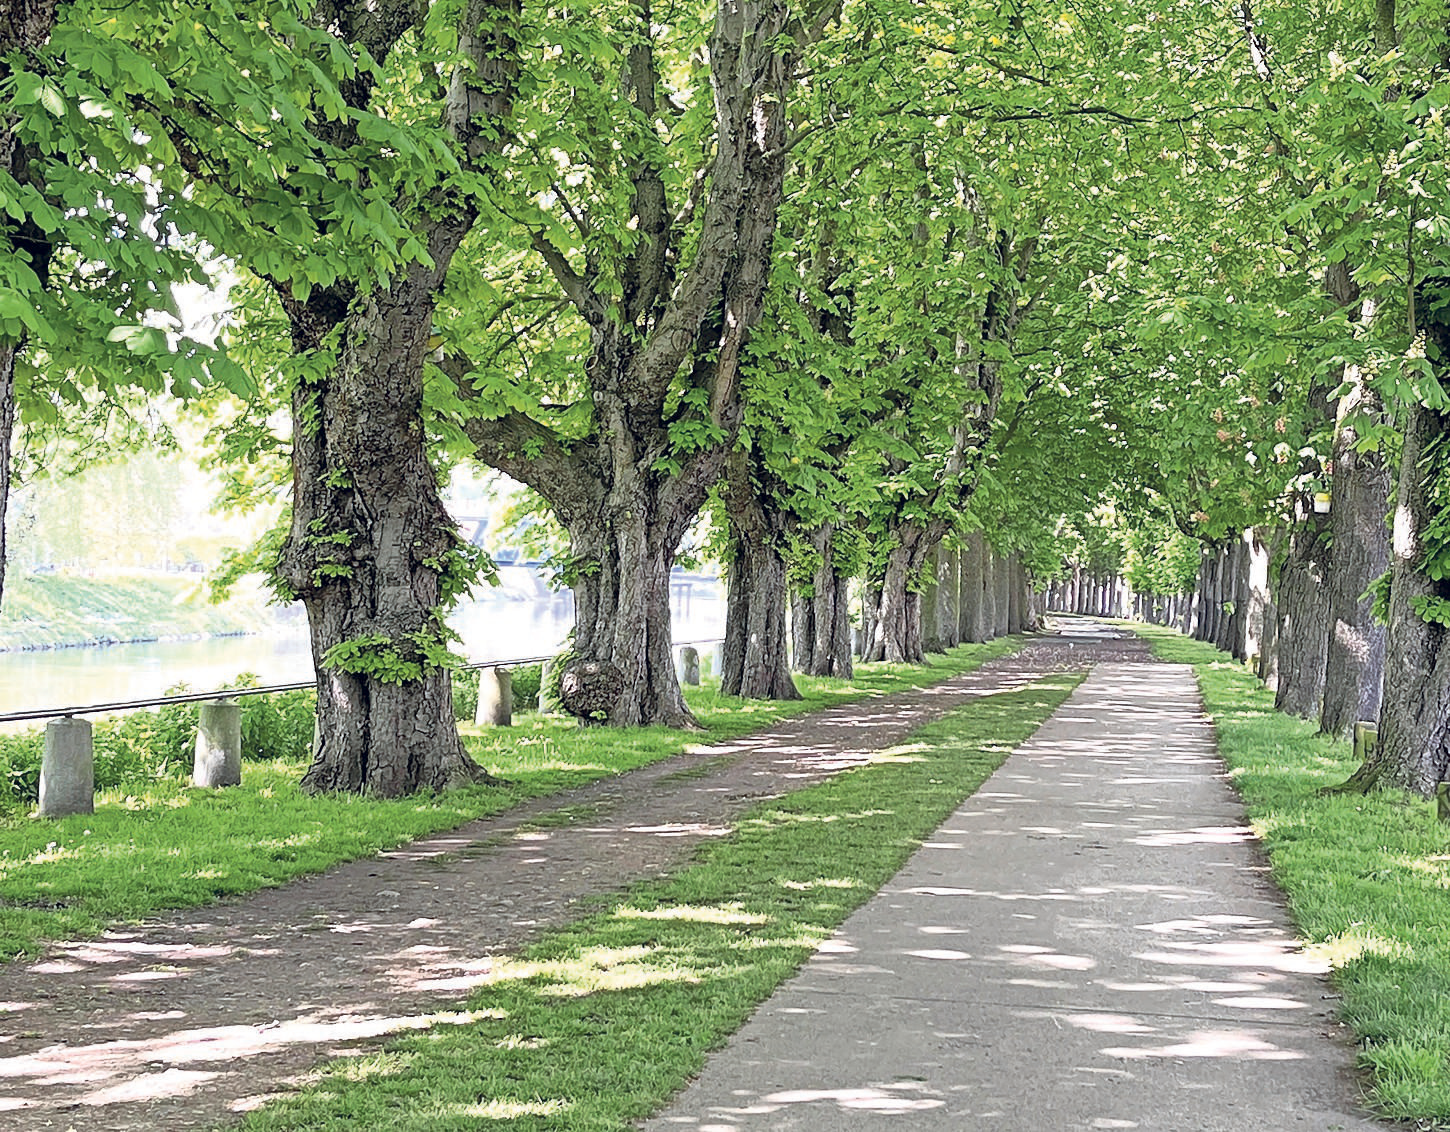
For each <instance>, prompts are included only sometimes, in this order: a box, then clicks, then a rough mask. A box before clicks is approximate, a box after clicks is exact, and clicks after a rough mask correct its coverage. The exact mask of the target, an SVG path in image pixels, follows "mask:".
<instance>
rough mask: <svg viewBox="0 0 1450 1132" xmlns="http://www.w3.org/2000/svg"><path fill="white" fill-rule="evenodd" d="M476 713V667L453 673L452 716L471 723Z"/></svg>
mask: <svg viewBox="0 0 1450 1132" xmlns="http://www.w3.org/2000/svg"><path fill="white" fill-rule="evenodd" d="M476 715H478V669H476V668H467V669H463V670H461V671H457V672H454V673H453V718H454V719H462V720H465V721H467V722H469V723H472V722H473V720H474V717H475V716H476Z"/></svg>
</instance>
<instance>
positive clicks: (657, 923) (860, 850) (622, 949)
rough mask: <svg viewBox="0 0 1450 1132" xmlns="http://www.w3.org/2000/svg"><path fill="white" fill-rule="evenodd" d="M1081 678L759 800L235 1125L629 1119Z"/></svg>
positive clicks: (1007, 695) (1054, 680)
mask: <svg viewBox="0 0 1450 1132" xmlns="http://www.w3.org/2000/svg"><path fill="white" fill-rule="evenodd" d="M1081 680H1082V677H1081V676H1080V675H1064V674H1055V675H1052V676H1048V677H1044V678H1042V679H1041V680H1039V681H1038V682H1036V683H1035V684H1033V685H1030V686H1028V687H1026V688H1022V689H1019V690H1016V691H1010V692H998V693H995V694H991V695H986V696H983V697H981V698H979V699H976V700H973V701H972V702H971V703H970V704H969V705H967V706H965V707H963V708H960V709H958V710H957V711H955V712H952V713H951V714H950V715H948V716H946V717H944V718H943V719H941V720H939V721H937V722H935V723H932V724H929V725H927V726H926V727H924V728H922V729H920V730H919V731H917V732H916V733H915V734H914V735H913V736H912V737H911V738H910V739H909V740H908V741H907V742H905V743H903V744H901V745H900V746H897V747H895V748H892V749H889V750H886V751H882V752H879V753H878V754H877V756H876V757H875V758H874V760H873V761H872V762H871V763H869V764H868V765H866V766H863V767H860V768H858V769H856V770H853V771H850V772H847V773H844V774H842V775H839V776H838V777H836V778H834V779H832V780H831V781H829V782H826V783H824V784H821V785H818V786H814V787H810V788H807V789H804V790H801V791H798V792H796V793H793V794H790V795H788V796H786V797H784V798H782V799H778V800H775V801H772V802H770V803H766V804H764V805H762V806H759V807H757V808H756V809H754V810H753V811H751V812H750V813H749V814H748V815H746V816H745V817H744V818H743V819H742V820H741V822H740V823H739V824H738V826H737V828H736V830H735V832H734V833H733V834H732V835H731V836H729V837H727V838H724V839H722V840H720V841H718V842H714V843H712V844H711V845H709V846H708V847H705V848H704V849H702V850H701V852H700V854H699V855H698V856H697V858H696V860H695V863H693V864H692V865H690V866H688V867H686V868H685V869H683V870H681V871H680V872H679V873H677V874H676V875H674V876H673V877H669V878H665V879H663V880H659V881H654V882H650V883H648V884H644V885H641V886H639V887H637V888H635V889H634V890H632V891H631V892H629V893H628V894H626V895H625V896H623V897H621V898H617V899H616V900H613V901H611V902H609V903H608V905H607V906H606V907H605V908H603V909H602V910H601V911H600V912H598V913H597V914H595V915H592V916H589V917H586V918H585V919H582V920H580V921H579V922H577V923H575V924H573V925H571V926H570V927H568V928H564V929H560V930H557V931H554V932H552V933H550V934H548V935H547V936H546V937H545V938H544V939H543V940H542V941H541V942H540V943H538V944H537V945H535V946H533V947H530V948H528V949H527V950H526V951H524V952H523V953H522V954H521V955H520V956H518V957H517V958H512V959H508V960H501V961H500V962H499V963H498V965H497V966H496V967H495V968H494V970H493V973H492V979H491V981H490V983H489V984H487V985H486V986H484V987H483V988H481V989H480V990H479V991H478V992H476V993H475V994H474V995H473V997H472V998H470V999H469V1000H468V1002H467V1003H466V1004H463V1005H462V1006H460V1007H459V1008H458V1010H457V1011H456V1012H454V1013H451V1014H448V1015H443V1016H439V1018H438V1019H437V1022H438V1024H435V1025H432V1026H431V1027H430V1028H429V1029H427V1030H426V1031H423V1032H419V1033H416V1034H411V1035H409V1036H407V1037H405V1038H401V1039H399V1040H397V1041H395V1042H393V1043H391V1044H389V1045H388V1046H387V1047H386V1048H385V1049H383V1050H382V1051H380V1052H371V1053H367V1054H365V1055H363V1056H361V1057H358V1058H355V1059H349V1060H344V1061H341V1062H339V1063H337V1064H336V1065H334V1066H332V1067H330V1068H329V1069H328V1070H327V1071H325V1072H324V1073H323V1074H322V1075H320V1076H319V1077H318V1078H317V1079H316V1080H315V1081H314V1082H313V1083H311V1084H310V1085H309V1086H308V1087H307V1088H306V1089H304V1090H303V1091H302V1092H300V1093H298V1094H295V1095H292V1096H288V1097H285V1098H282V1099H280V1100H277V1101H275V1102H273V1103H272V1104H270V1105H269V1106H267V1107H266V1108H263V1109H261V1110H259V1111H257V1112H254V1113H252V1114H250V1115H249V1116H248V1117H247V1119H246V1120H245V1122H244V1125H243V1127H244V1129H246V1130H247V1132H262V1130H276V1129H287V1130H288V1132H293V1130H300V1129H341V1128H369V1129H403V1130H418V1132H422V1130H425V1129H426V1130H427V1132H449V1130H454V1129H457V1130H462V1129H470V1130H476V1129H478V1128H480V1127H487V1128H497V1129H501V1130H502V1129H507V1130H508V1132H544V1130H550V1132H566V1130H567V1132H585V1130H588V1132H602V1130H605V1129H625V1128H628V1127H629V1126H630V1124H631V1122H632V1121H636V1120H639V1119H641V1118H643V1117H645V1116H647V1115H648V1114H649V1113H651V1112H653V1111H656V1110H657V1109H658V1108H660V1107H661V1105H662V1104H663V1103H664V1102H665V1101H666V1100H667V1099H668V1098H669V1097H670V1096H671V1095H672V1094H673V1093H674V1092H675V1091H676V1090H677V1089H679V1088H680V1087H681V1086H682V1085H683V1084H684V1083H685V1082H686V1081H687V1080H688V1079H689V1077H690V1076H691V1075H692V1074H694V1073H696V1072H698V1071H699V1069H700V1067H701V1065H702V1064H703V1062H704V1059H705V1055H706V1054H707V1053H708V1052H709V1051H710V1050H712V1049H716V1048H718V1047H719V1046H721V1045H722V1044H723V1043H724V1042H725V1040H726V1039H727V1038H728V1037H729V1036H730V1035H731V1034H733V1033H734V1032H735V1031H736V1030H737V1029H739V1027H740V1026H741V1024H742V1023H743V1022H744V1021H745V1019H746V1018H747V1017H748V1016H749V1014H750V1012H751V1011H752V1010H753V1009H754V1008H755V1006H756V1005H758V1004H759V1003H760V1002H761V1001H762V1000H764V999H765V998H766V997H767V996H769V995H770V993H771V992H772V991H773V990H774V989H775V988H776V987H777V986H778V985H779V984H780V983H781V982H782V981H783V980H784V979H786V978H788V977H789V976H790V975H791V974H792V973H794V972H795V970H796V969H797V968H798V967H799V966H800V964H801V963H803V962H804V961H805V959H806V958H807V957H808V956H809V955H810V954H811V952H812V951H813V950H814V949H815V948H816V947H818V946H819V945H820V944H821V943H822V942H823V941H824V940H825V939H827V938H828V937H829V935H830V933H831V931H832V930H833V929H834V928H835V927H836V926H837V925H839V924H840V923H841V922H842V921H843V920H844V919H845V918H846V916H847V915H848V914H849V913H850V912H851V911H852V910H854V909H855V908H857V907H858V906H859V905H861V904H863V903H865V902H866V900H868V899H869V898H870V897H871V896H872V895H873V894H874V893H875V892H876V891H877V890H878V889H879V888H880V887H881V886H882V885H883V884H885V883H886V881H887V880H889V879H890V878H891V876H892V875H893V874H894V873H896V872H897V870H898V869H900V867H901V865H902V864H903V863H904V862H905V860H906V858H907V857H908V856H910V854H911V853H912V852H913V851H915V849H916V848H917V847H918V846H919V845H920V844H921V842H922V840H923V839H925V838H926V837H927V836H929V835H930V833H931V832H932V831H933V830H935V829H936V828H937V827H938V826H940V825H941V823H942V822H943V821H945V820H946V818H947V817H948V816H950V814H951V813H952V811H953V810H955V809H956V808H957V806H959V805H960V804H961V802H962V801H963V800H964V799H965V798H967V797H968V796H970V795H971V794H972V793H974V792H975V791H976V789H977V787H978V786H980V785H981V783H982V782H983V781H984V780H985V779H986V778H987V776H988V775H990V774H991V773H992V772H993V771H994V770H995V769H996V768H997V767H998V766H999V765H1001V763H1002V761H1003V759H1005V758H1006V757H1007V755H1008V754H1009V753H1010V752H1011V751H1012V750H1013V749H1014V748H1015V747H1016V746H1017V745H1018V744H1020V743H1021V742H1022V741H1023V740H1024V739H1026V738H1027V737H1028V736H1030V735H1031V734H1032V733H1033V732H1034V731H1035V730H1036V729H1037V727H1038V725H1039V724H1040V723H1041V722H1042V720H1044V719H1046V718H1047V716H1048V715H1050V714H1051V713H1052V712H1053V711H1055V710H1056V709H1057V707H1058V706H1059V705H1060V704H1061V703H1062V701H1063V700H1064V699H1066V698H1067V696H1068V695H1069V693H1070V692H1071V691H1072V689H1073V688H1075V687H1076V686H1077V684H1078V683H1080V682H1081Z"/></svg>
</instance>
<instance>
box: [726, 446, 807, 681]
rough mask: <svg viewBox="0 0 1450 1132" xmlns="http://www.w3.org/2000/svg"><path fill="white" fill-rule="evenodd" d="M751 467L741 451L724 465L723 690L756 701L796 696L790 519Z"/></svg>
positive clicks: (732, 454) (734, 454)
mask: <svg viewBox="0 0 1450 1132" xmlns="http://www.w3.org/2000/svg"><path fill="white" fill-rule="evenodd" d="M750 465H751V458H750V454H749V453H747V452H746V451H745V450H744V449H740V448H737V449H736V450H735V451H734V452H732V453H731V454H730V459H729V461H728V464H727V468H726V476H725V482H726V494H725V507H726V511H727V512H728V514H729V516H730V556H729V560H728V563H727V565H726V587H727V588H726V609H725V658H724V664H723V668H722V674H721V682H720V690H721V692H723V693H724V694H725V695H727V696H743V697H745V698H746V699H753V700H798V699H800V698H801V694H800V691H799V690H798V689H797V688H796V686H795V681H794V680H792V679H791V675H790V656H789V654H788V652H787V650H786V604H787V580H786V562H785V545H786V539H787V537H788V536H789V534H790V525H791V520H790V516H789V515H788V514H787V513H786V511H785V510H784V509H783V508H781V507H778V506H773V505H772V501H773V499H774V498H775V496H774V494H773V493H772V492H770V491H768V490H762V489H761V486H760V484H759V483H758V480H757V477H756V476H752V474H751V466H750Z"/></svg>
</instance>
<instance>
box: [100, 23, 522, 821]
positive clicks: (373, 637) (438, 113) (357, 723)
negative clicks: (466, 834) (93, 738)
mask: <svg viewBox="0 0 1450 1132" xmlns="http://www.w3.org/2000/svg"><path fill="white" fill-rule="evenodd" d="M183 8H184V9H187V10H185V11H183V12H182V13H181V17H180V18H177V19H175V20H164V21H158V20H154V19H152V18H150V16H149V15H148V13H146V12H144V11H139V10H132V9H129V8H127V9H116V10H112V11H111V12H110V13H109V15H108V17H107V19H106V21H105V24H104V27H105V28H106V30H107V31H108V32H109V33H110V34H111V36H112V37H113V38H114V39H115V40H116V41H117V42H123V43H125V44H127V45H128V46H129V47H130V49H131V50H132V51H133V52H136V53H138V54H139V55H141V56H142V57H144V58H145V59H146V60H148V61H150V63H151V64H152V65H153V66H155V67H156V68H157V69H158V70H159V71H164V72H165V74H166V76H167V77H166V80H165V83H164V84H163V87H162V89H159V90H157V91H154V92H152V93H151V94H150V96H149V97H144V98H143V97H137V98H135V99H133V100H132V102H131V103H130V104H129V106H128V110H129V111H130V112H131V113H132V115H133V120H135V121H137V122H138V123H143V124H144V127H145V129H146V132H147V134H148V135H149V136H150V138H151V142H150V152H151V163H152V171H153V176H154V177H155V178H156V179H157V180H158V182H159V183H161V184H163V185H165V186H167V187H168V188H169V189H170V190H171V191H173V192H174V193H175V195H176V196H177V197H178V198H180V199H185V200H187V201H189V202H193V203H194V204H195V206H196V211H195V214H194V215H192V216H190V218H189V219H190V220H191V231H193V232H194V233H196V235H197V237H199V238H200V239H202V240H204V241H205V242H206V244H208V245H209V246H211V247H212V248H215V249H217V251H218V252H219V253H221V254H224V255H227V256H229V257H231V259H232V261H233V262H234V263H235V264H236V266H237V269H238V270H248V271H251V272H252V273H253V274H254V275H255V277H256V278H257V279H258V280H260V281H261V282H262V283H263V284H264V285H265V289H264V294H265V295H266V296H267V298H266V302H265V303H264V302H263V301H262V300H259V306H260V307H261V309H260V310H259V311H258V316H259V317H260V318H262V319H264V320H265V319H266V318H267V317H268V316H269V315H275V314H278V313H280V315H281V317H282V318H283V319H284V320H285V323H284V325H285V326H286V335H287V340H286V346H285V356H284V357H283V358H282V359H281V365H280V367H279V368H280V377H281V379H282V383H283V385H284V386H286V389H285V392H286V394H287V395H288V397H289V399H290V403H291V409H292V428H291V437H290V457H291V465H292V483H293V491H292V512H291V528H290V531H289V532H288V534H287V536H286V537H285V539H283V540H282V542H281V546H280V553H279V556H278V558H277V559H276V560H275V563H274V565H275V571H276V578H277V584H278V586H279V588H280V589H281V590H282V591H283V592H284V593H285V594H286V595H287V596H295V597H298V598H300V599H301V600H302V601H303V603H304V605H305V606H306V609H307V614H308V621H309V627H310V633H311V640H312V651H313V659H314V663H315V665H316V667H317V671H318V736H319V743H318V748H317V750H316V752H315V759H314V763H313V766H312V768H311V769H310V770H309V771H308V773H307V775H306V776H305V778H304V785H305V786H306V787H307V788H309V789H313V790H351V791H368V792H373V793H377V794H380V795H386V796H393V795H398V794H402V793H406V792H409V791H413V790H417V789H422V788H441V787H444V786H448V785H452V784H455V783H458V782H461V781H477V780H480V779H483V778H485V777H486V775H485V773H484V772H483V770H482V768H480V767H479V766H478V765H477V764H475V763H474V762H473V761H472V760H471V759H470V758H468V756H467V755H466V754H465V753H464V751H463V748H462V745H461V743H460V741H459V738H458V734H457V729H456V726H455V724H454V721H453V714H452V699H451V694H450V691H449V677H448V666H449V664H450V662H451V661H450V656H449V652H448V647H447V646H448V639H449V638H448V632H447V630H446V627H445V625H444V621H443V614H444V611H445V609H446V607H447V605H448V604H449V602H450V601H452V600H454V599H455V598H456V597H457V595H458V594H460V593H461V592H462V591H463V590H464V589H465V588H466V586H467V585H468V583H469V582H470V581H471V578H472V574H473V565H474V564H473V562H472V561H471V556H470V555H469V553H468V548H467V547H465V546H464V545H463V544H462V542H461V539H460V538H459V536H458V534H457V531H456V530H455V528H454V525H453V523H452V521H451V520H450V519H449V517H448V516H447V514H446V513H445V512H444V509H443V506H442V504H441V502H440V500H439V497H438V490H437V485H436V478H435V473H434V471H433V468H432V467H431V466H430V462H429V459H428V451H427V441H426V433H425V429H424V422H423V392H424V358H425V355H427V353H428V352H429V351H430V349H431V348H433V347H432V337H433V333H434V331H433V325H432V323H433V311H434V307H435V304H436V296H437V293H438V292H439V290H440V289H441V287H442V286H443V282H444V280H445V279H446V277H447V275H448V271H449V268H450V265H451V262H452V259H453V256H454V255H455V253H456V252H457V250H458V248H459V246H460V244H461V243H462V241H463V240H464V238H465V237H466V236H467V235H468V233H469V232H470V231H471V229H472V228H473V226H474V224H475V222H476V220H477V218H478V216H479V213H480V211H481V209H483V208H484V207H485V202H486V201H487V200H488V199H489V198H490V189H489V186H490V183H491V181H492V178H493V175H494V169H493V164H492V163H493V162H494V160H495V159H496V158H497V156H498V154H499V152H500V151H501V149H502V147H503V144H504V141H505V139H506V138H507V136H508V133H507V122H508V119H509V117H510V113H511V106H512V99H513V96H514V85H515V82H516V80H517V75H518V72H519V36H520V34H521V27H520V19H521V11H520V4H519V3H518V0H466V2H465V3H463V4H461V5H458V6H438V7H436V8H425V7H423V6H420V5H417V4H415V3H412V2H402V0H380V2H370V0H356V2H346V0H321V2H319V3H317V4H314V5H310V6H307V7H305V8H304V9H303V11H302V13H301V15H300V16H299V13H298V12H297V11H296V10H295V9H294V8H293V7H292V6H290V5H287V4H274V3H269V2H266V0H259V2H257V3H238V4H233V5H215V4H209V5H201V6H199V7H197V8H196V10H195V11H192V10H189V8H187V5H185V4H183ZM267 304H270V306H269V305H267Z"/></svg>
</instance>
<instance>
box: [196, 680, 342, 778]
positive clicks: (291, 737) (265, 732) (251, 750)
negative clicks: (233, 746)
mask: <svg viewBox="0 0 1450 1132" xmlns="http://www.w3.org/2000/svg"><path fill="white" fill-rule="evenodd" d="M260 684H261V681H260V680H259V679H258V678H257V677H256V676H255V675H253V674H252V673H250V672H248V673H244V674H243V675H241V676H238V677H237V678H236V679H235V680H234V681H232V683H231V684H230V685H228V687H231V688H256V687H258V686H259V685H260ZM238 703H240V704H241V705H242V758H244V759H301V758H309V757H311V754H312V732H313V726H314V724H315V723H316V720H317V693H316V692H314V691H312V690H311V689H302V690H300V691H295V692H273V693H272V694H271V695H268V696H242V697H240V699H239V700H238ZM195 734H196V730H195V726H194V725H193V728H192V735H193V736H195ZM188 749H189V748H188Z"/></svg>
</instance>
